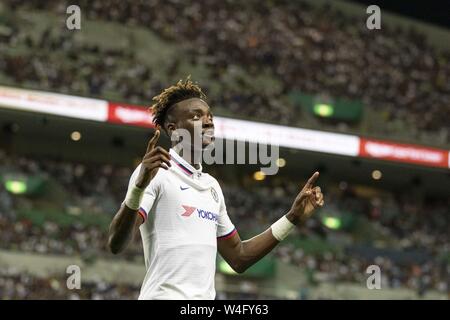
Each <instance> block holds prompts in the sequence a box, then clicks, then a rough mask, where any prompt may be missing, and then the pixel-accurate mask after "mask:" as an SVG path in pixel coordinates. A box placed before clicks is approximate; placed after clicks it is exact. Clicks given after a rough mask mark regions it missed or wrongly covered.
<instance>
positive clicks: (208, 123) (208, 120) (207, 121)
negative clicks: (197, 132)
mask: <svg viewBox="0 0 450 320" xmlns="http://www.w3.org/2000/svg"><path fill="white" fill-rule="evenodd" d="M212 127H214V122H213V118H212V116H210V115H207V116H205V117H203V128H212Z"/></svg>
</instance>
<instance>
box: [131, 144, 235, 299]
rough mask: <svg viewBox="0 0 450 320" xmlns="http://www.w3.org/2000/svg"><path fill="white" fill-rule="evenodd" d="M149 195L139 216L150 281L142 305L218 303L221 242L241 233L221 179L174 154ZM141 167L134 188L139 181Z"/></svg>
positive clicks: (147, 192)
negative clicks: (150, 302) (146, 301)
mask: <svg viewBox="0 0 450 320" xmlns="http://www.w3.org/2000/svg"><path fill="white" fill-rule="evenodd" d="M170 155H171V164H172V166H171V167H170V168H169V170H164V169H159V170H158V173H157V174H156V176H155V177H154V179H153V180H152V181H151V182H150V184H149V186H148V187H147V188H146V189H145V193H144V197H143V199H142V202H141V208H140V210H139V213H140V214H141V215H142V216H143V217H144V219H145V222H144V223H143V224H142V225H141V226H140V232H141V237H142V243H143V247H144V258H145V267H146V270H147V272H146V275H145V278H144V282H143V284H142V287H141V292H140V295H139V299H140V300H143V299H211V300H212V299H214V298H215V295H216V292H215V287H214V278H215V272H216V255H217V238H227V237H231V236H232V235H234V234H235V233H236V229H235V227H234V225H233V224H232V223H231V221H230V219H229V217H228V214H227V210H226V207H225V201H224V197H223V194H222V190H221V188H220V186H219V183H218V182H217V180H216V179H214V178H213V177H211V176H210V175H209V174H207V173H202V172H201V170H202V169H201V167H200V169H199V170H196V169H195V168H194V167H192V166H191V165H190V164H188V163H187V162H186V161H185V160H184V159H183V158H181V157H180V156H179V155H178V154H177V153H176V152H175V151H174V150H173V149H171V150H170ZM140 166H141V165H139V166H138V167H137V168H136V170H135V171H134V172H133V175H132V176H131V179H130V184H129V186H130V185H131V184H134V183H135V180H136V178H137V176H138V173H139V169H140Z"/></svg>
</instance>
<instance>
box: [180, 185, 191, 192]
mask: <svg viewBox="0 0 450 320" xmlns="http://www.w3.org/2000/svg"><path fill="white" fill-rule="evenodd" d="M180 189H181V190H182V191H184V190H186V189H189V187H186V188H183V187H182V186H180Z"/></svg>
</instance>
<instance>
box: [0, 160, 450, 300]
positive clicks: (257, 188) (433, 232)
mask: <svg viewBox="0 0 450 320" xmlns="http://www.w3.org/2000/svg"><path fill="white" fill-rule="evenodd" d="M0 160H1V162H2V163H3V166H2V168H1V170H0V174H1V173H2V172H3V173H5V172H8V173H9V174H15V175H18V176H22V177H23V176H27V175H40V176H42V177H45V179H53V180H54V182H55V183H57V185H58V186H59V188H61V189H62V190H64V191H65V192H67V194H70V195H71V197H70V198H68V199H67V200H65V201H64V202H63V203H62V205H61V208H60V210H61V214H64V212H65V213H67V212H68V211H70V210H71V208H72V207H73V206H75V204H77V205H78V206H79V207H82V208H81V209H80V210H81V211H86V212H95V213H96V214H100V215H103V216H104V217H105V216H107V217H108V218H107V219H106V221H109V220H110V219H111V217H112V214H114V212H115V211H116V210H117V206H118V205H119V204H120V203H121V201H122V200H123V196H124V194H125V192H126V186H127V184H128V178H129V176H130V174H131V169H130V168H125V167H112V166H110V165H105V166H100V167H99V166H98V165H89V164H81V163H71V162H66V161H55V160H48V159H40V160H38V159H30V158H26V157H11V156H6V154H5V153H3V152H0ZM80 168H83V169H80ZM107 168H108V169H107ZM219 179H220V176H219ZM220 180H221V181H222V179H220ZM243 183H247V185H246V186H245V187H244V185H243ZM221 184H222V189H223V191H224V195H225V199H226V203H227V210H228V213H229V215H230V217H231V219H232V221H233V222H234V223H235V224H236V226H237V228H238V230H239V231H240V232H241V234H242V235H244V236H245V235H248V236H251V235H253V234H255V233H256V232H260V231H261V230H263V229H264V228H267V227H268V226H269V225H270V224H271V223H273V222H274V221H275V220H276V219H277V218H278V217H279V216H280V215H281V214H283V212H285V211H286V210H287V209H288V208H289V207H290V205H291V202H292V199H293V197H294V195H295V194H296V191H297V190H296V189H297V187H298V186H297V184H296V183H293V182H292V181H291V180H289V179H280V180H274V181H273V182H268V181H266V182H265V183H264V184H255V183H253V184H248V181H247V182H244V181H235V183H229V182H227V183H224V181H222V183H221ZM326 189H327V190H325V197H326V201H327V211H326V213H327V214H330V215H332V216H336V217H339V216H342V214H343V213H348V212H350V213H351V216H352V219H354V220H356V221H361V220H363V221H367V223H368V224H370V226H371V228H373V229H374V230H376V231H377V232H378V233H379V234H381V236H378V237H376V238H375V239H377V240H379V239H380V238H381V239H385V241H386V242H387V243H389V246H390V248H392V249H395V250H397V251H396V252H397V254H398V253H401V252H403V251H415V252H419V254H418V256H416V257H415V258H412V259H411V258H410V259H409V260H406V261H401V259H398V258H396V254H395V253H394V254H393V255H392V254H389V253H387V252H383V251H380V252H375V253H374V254H372V255H371V256H369V257H367V256H362V255H360V254H359V253H358V252H355V251H354V250H353V251H352V248H353V247H357V246H358V245H361V244H362V245H367V244H366V243H365V242H369V245H367V248H368V249H367V250H366V251H370V250H371V249H370V248H371V247H372V245H370V243H372V242H374V240H373V239H370V236H369V233H368V234H365V235H364V236H363V238H362V239H357V229H358V228H359V226H360V225H356V226H353V227H352V226H343V227H342V230H331V229H328V228H326V227H325V226H324V225H323V224H322V223H321V217H323V215H321V214H320V213H319V214H318V215H316V216H315V217H314V218H313V219H311V220H310V221H309V225H307V226H306V227H305V228H300V229H298V230H297V235H296V237H298V238H311V237H313V238H318V239H322V240H324V241H325V242H327V243H329V244H330V249H329V250H327V251H325V252H320V253H313V254H309V253H306V252H304V250H303V249H302V248H301V247H298V246H294V245H293V244H291V243H287V244H283V245H280V246H279V247H278V248H277V249H276V251H275V253H276V255H277V256H278V257H279V258H280V259H282V260H283V261H286V262H290V263H292V264H294V265H297V266H299V267H301V268H302V269H303V270H310V271H311V272H312V273H314V274H315V276H314V277H313V278H312V279H311V280H312V281H313V282H314V281H316V280H319V279H322V280H327V281H360V280H361V279H360V278H361V277H363V276H364V275H365V274H364V270H365V269H366V268H367V266H368V265H370V264H373V263H376V264H378V265H382V266H383V270H385V271H386V272H384V275H385V277H386V278H385V283H386V284H387V285H389V286H390V287H400V286H402V287H409V288H413V289H417V290H426V289H430V288H434V289H437V290H440V291H442V290H443V291H444V292H445V290H448V288H449V283H448V279H449V277H448V275H449V273H450V266H449V265H448V263H446V262H445V260H441V259H442V256H443V255H445V254H446V253H448V252H449V249H450V248H449V243H450V241H449V238H448V229H449V220H448V208H449V205H450V204H449V203H448V202H445V201H443V200H440V201H439V200H432V199H425V200H419V199H413V198H412V197H411V196H407V195H405V194H403V195H393V194H392V195H389V196H387V197H386V196H382V195H380V196H372V197H369V198H367V197H364V196H361V195H359V194H358V193H357V192H355V189H354V188H353V187H352V186H348V185H346V186H345V188H343V187H342V186H341V187H336V188H331V187H327V188H326ZM0 199H2V201H1V202H0V248H4V249H12V250H18V251H23V252H36V253H42V254H63V255H81V256H82V257H84V258H85V259H96V258H99V257H104V258H110V257H111V256H112V255H111V254H109V253H108V249H107V247H106V241H107V225H101V224H86V223H77V222H75V223H73V224H69V225H67V224H66V225H60V224H58V223H55V222H54V221H50V220H48V221H44V222H43V223H42V224H40V225H37V224H35V223H33V221H32V220H30V219H29V218H27V217H23V216H21V215H20V214H19V212H20V210H24V209H25V210H26V208H31V207H35V206H36V205H35V203H36V199H35V197H27V196H17V195H12V194H10V193H8V192H7V191H6V190H5V188H4V186H3V185H2V186H0ZM342 238H350V239H351V240H350V242H348V241H347V242H345V243H344V245H343V246H342V248H344V249H339V250H334V249H333V248H332V246H331V243H333V242H339V241H340V240H339V239H342ZM121 256H122V257H123V258H124V259H128V260H135V261H139V262H142V245H141V243H140V239H139V237H136V239H135V240H134V242H133V243H132V245H131V246H130V248H128V249H127V250H126V252H125V253H124V254H123V255H121ZM357 271H358V272H357Z"/></svg>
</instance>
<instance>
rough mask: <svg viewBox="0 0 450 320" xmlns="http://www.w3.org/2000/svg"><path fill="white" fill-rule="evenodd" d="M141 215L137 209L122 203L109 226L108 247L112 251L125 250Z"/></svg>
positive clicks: (115, 252)
mask: <svg viewBox="0 0 450 320" xmlns="http://www.w3.org/2000/svg"><path fill="white" fill-rule="evenodd" d="M138 217H139V215H138V214H137V212H136V210H132V209H130V208H128V207H127V206H126V205H122V206H121V207H120V209H119V211H117V213H116V215H115V216H114V219H113V220H112V222H111V225H110V227H109V239H108V247H109V249H110V250H111V252H112V253H114V254H117V253H120V252H121V251H123V250H124V249H125V248H126V247H127V245H128V243H129V242H130V240H131V239H132V238H133V234H134V226H135V224H136V221H137V219H138Z"/></svg>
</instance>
